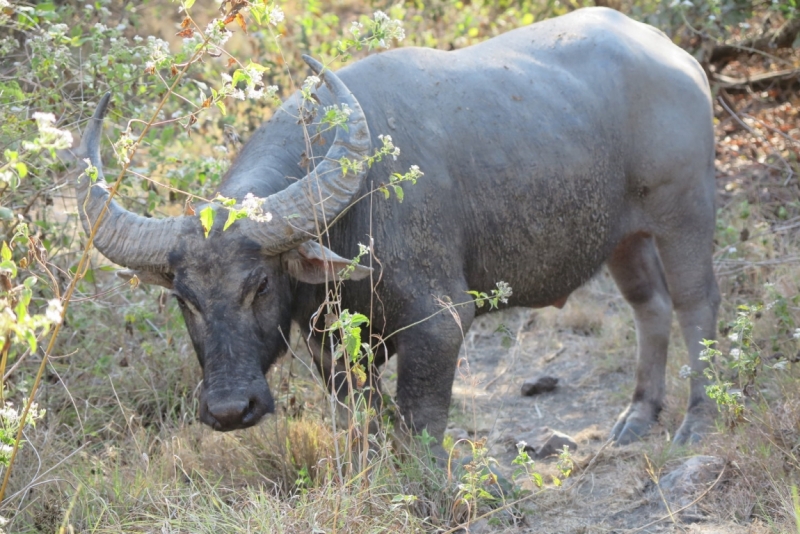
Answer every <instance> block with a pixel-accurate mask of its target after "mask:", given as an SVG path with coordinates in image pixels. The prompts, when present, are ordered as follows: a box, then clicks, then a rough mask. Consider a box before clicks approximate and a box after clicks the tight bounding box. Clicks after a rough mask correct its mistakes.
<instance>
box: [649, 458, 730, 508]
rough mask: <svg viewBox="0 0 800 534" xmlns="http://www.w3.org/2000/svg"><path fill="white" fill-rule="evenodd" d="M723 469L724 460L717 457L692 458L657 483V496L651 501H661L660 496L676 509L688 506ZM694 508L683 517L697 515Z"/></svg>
mask: <svg viewBox="0 0 800 534" xmlns="http://www.w3.org/2000/svg"><path fill="white" fill-rule="evenodd" d="M724 467H725V460H724V459H722V458H720V457H718V456H692V457H691V458H689V459H688V460H686V461H685V462H683V463H682V464H681V465H680V466H678V467H677V468H675V469H673V470H672V471H670V472H669V473H668V474H666V475H664V476H663V477H661V479H660V480H659V481H658V486H659V488H660V490H661V491H660V492H658V493H659V495H657V496H656V495H654V496H653V499H657V500H659V501H661V500H662V499H661V495H663V498H664V499H666V501H667V502H668V503H669V505H670V508H672V509H676V508H681V507H684V506H687V505H689V504H690V503H691V502H692V501H693V500H694V499H696V498H697V496H698V495H699V494H700V493H702V492H703V491H705V490H706V489H707V488H708V487H709V485H711V484H712V483H713V482H714V481H715V480H716V479H717V477H718V476H719V474H720V472H722V469H723V468H724ZM695 508H696V507H695V506H692V507H690V508H688V509H686V510H684V512H683V515H690V516H691V515H694V514H696V513H697V511H696V510H695Z"/></svg>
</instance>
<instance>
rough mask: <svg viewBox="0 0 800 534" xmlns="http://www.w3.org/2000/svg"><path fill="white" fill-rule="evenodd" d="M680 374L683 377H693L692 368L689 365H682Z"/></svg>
mask: <svg viewBox="0 0 800 534" xmlns="http://www.w3.org/2000/svg"><path fill="white" fill-rule="evenodd" d="M678 376H679V377H681V378H683V379H687V378H691V377H692V368H691V367H689V366H688V365H684V366H683V367H681V370H680V371H678Z"/></svg>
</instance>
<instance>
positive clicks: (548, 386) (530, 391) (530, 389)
mask: <svg viewBox="0 0 800 534" xmlns="http://www.w3.org/2000/svg"><path fill="white" fill-rule="evenodd" d="M557 385H558V378H556V377H554V376H549V375H537V376H534V377H533V378H529V379H527V380H526V381H525V382H523V383H522V388H521V392H522V396H523V397H530V396H531V395H538V394H540V393H547V392H548V391H553V390H554V389H556V386H557Z"/></svg>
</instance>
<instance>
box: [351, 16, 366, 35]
mask: <svg viewBox="0 0 800 534" xmlns="http://www.w3.org/2000/svg"><path fill="white" fill-rule="evenodd" d="M363 27H364V25H363V24H361V23H360V22H358V21H357V20H354V21H353V23H352V24H351V25H350V33H352V34H353V35H355V36H356V37H358V36H359V35H361V28H363Z"/></svg>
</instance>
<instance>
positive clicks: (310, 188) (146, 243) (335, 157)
mask: <svg viewBox="0 0 800 534" xmlns="http://www.w3.org/2000/svg"><path fill="white" fill-rule="evenodd" d="M304 59H305V60H306V62H307V63H308V64H309V65H310V66H311V67H312V69H313V70H315V71H316V72H317V73H318V74H320V76H321V77H322V79H323V81H324V82H325V84H326V85H327V87H328V89H329V90H330V92H331V94H332V96H333V98H334V99H335V100H336V102H337V103H338V104H339V105H342V106H344V105H346V106H347V107H349V108H350V110H351V113H350V116H349V124H348V128H339V129H338V131H337V133H336V138H335V140H334V142H333V144H332V145H331V147H330V149H329V150H328V153H327V155H326V156H325V158H324V159H322V160H321V162H320V163H319V164H317V165H316V167H315V168H314V170H312V171H311V172H309V174H308V175H306V176H305V177H304V178H303V179H301V180H299V181H296V182H294V183H293V184H291V185H290V186H289V187H287V188H285V189H283V190H281V191H279V192H277V193H275V194H273V195H271V196H269V197H267V198H266V200H265V201H264V203H263V205H262V208H263V210H264V212H267V213H269V214H270V215H271V219H270V220H268V221H263V220H262V221H256V220H252V219H242V220H240V221H237V222H236V223H235V224H234V225H233V226H231V227H230V228H229V229H228V230H226V231H222V230H221V228H220V227H221V226H222V222H220V221H224V220H225V219H226V217H225V216H224V214H217V217H215V219H216V222H217V223H218V224H217V225H215V226H214V228H213V229H212V230H211V233H210V234H209V236H208V237H207V238H206V237H205V235H204V232H203V229H202V227H201V224H200V221H199V219H198V217H197V216H181V217H173V218H168V219H151V218H147V217H142V216H139V215H136V214H134V213H131V212H129V211H127V210H125V209H124V208H122V207H121V206H120V205H119V204H117V203H116V202H114V201H113V200H109V192H108V187H107V184H106V182H105V180H104V178H103V172H102V163H101V161H100V137H101V130H102V120H103V117H104V116H105V113H106V108H107V106H108V102H109V96H110V95H108V94H107V95H105V96H104V97H103V98H102V100H101V101H100V104H99V105H98V107H97V110H96V111H95V113H94V116H93V117H92V119H91V120H90V124H89V126H88V128H87V129H86V131H85V133H84V136H83V140H82V142H81V145H80V147H78V149H76V151H75V156H76V157H77V158H78V159H79V160H80V161H84V160H85V159H88V160H89V161H90V162H91V164H92V165H93V166H94V167H96V168H97V170H98V173H97V174H98V177H97V181H96V182H95V183H91V180H90V178H89V177H88V176H87V175H86V173H83V174H81V176H80V177H79V178H78V184H77V193H78V206H79V212H80V215H81V220H82V223H83V227H84V229H85V231H86V232H87V234H91V232H92V230H93V229H95V234H94V235H95V236H94V245H95V246H96V247H97V249H98V250H99V251H100V252H102V253H103V254H104V255H105V256H106V257H107V258H108V259H110V260H111V261H113V262H114V263H117V264H119V265H123V266H125V267H127V268H128V269H130V270H129V271H127V273H128V276H133V275H134V274H135V275H137V276H138V278H139V279H140V280H141V281H143V282H145V283H155V284H159V285H162V286H165V287H167V288H169V289H171V290H172V292H173V294H174V296H175V298H176V299H177V301H178V303H179V305H180V308H181V311H182V312H183V317H184V319H185V322H186V326H187V328H188V330H189V335H190V336H191V339H192V343H193V345H194V348H195V351H196V353H197V357H198V359H199V361H200V365H201V366H202V368H203V388H202V390H201V395H200V419H201V420H202V421H203V422H204V423H206V424H208V425H209V426H211V427H213V428H215V429H217V430H233V429H237V428H244V427H248V426H251V425H253V424H255V423H257V422H258V421H259V420H260V419H261V417H262V416H263V415H264V414H265V413H269V412H272V411H274V401H273V398H272V395H271V393H270V391H269V387H268V386H267V382H266V380H265V378H264V374H265V373H266V371H267V369H268V368H269V367H270V365H271V364H272V363H273V362H274V361H275V360H276V359H277V358H278V356H280V355H281V354H282V353H283V352H284V351H285V348H286V344H285V338H284V336H285V335H288V332H289V324H290V321H291V313H290V310H291V306H292V279H294V280H298V281H301V282H306V283H322V282H325V281H326V280H330V279H331V278H332V276H333V275H334V273H336V272H338V270H340V269H341V268H342V267H344V266H345V265H347V264H349V261H348V260H346V259H344V258H341V257H339V256H337V255H336V254H334V253H333V252H332V251H330V250H328V249H327V248H325V247H323V246H321V245H320V244H318V243H317V242H315V241H313V240H312V239H316V237H315V236H317V235H319V229H320V228H326V227H327V225H328V224H330V223H332V222H333V220H334V219H335V218H336V217H337V216H338V215H339V214H340V213H341V212H342V211H343V210H344V209H345V208H346V207H347V206H348V205H349V204H350V203H351V202H352V201H353V199H354V197H355V195H356V194H357V193H358V191H359V189H360V188H361V186H362V184H363V182H364V177H365V173H366V171H365V170H359V171H354V170H348V172H342V169H341V168H339V165H338V163H337V162H338V161H339V160H340V159H341V158H343V157H346V158H348V159H350V160H355V159H361V158H363V157H364V156H365V155H366V154H367V153H368V152H369V150H370V136H369V130H368V128H367V122H366V119H365V117H364V113H363V111H362V109H361V107H360V105H359V103H358V102H357V101H356V99H355V97H354V96H353V95H352V94H351V93H350V91H349V90H348V89H347V88H346V87H345V85H344V84H343V83H342V81H341V80H340V79H339V78H337V77H336V75H334V74H333V73H332V72H330V71H325V72H322V65H321V64H319V63H318V62H316V61H315V60H313V59H311V58H308V57H304ZM272 167H274V165H272ZM85 168H86V166H85V163H84V170H85ZM228 179H230V176H229V177H228ZM238 200H239V201H241V200H242V199H241V198H240V199H238ZM220 209H221V208H220ZM199 212H200V209H198V213H199ZM368 273H369V269H366V268H363V267H360V268H357V269H356V271H355V272H354V273H353V275H352V277H353V278H355V279H358V278H362V277H364V276H366V275H367V274H368Z"/></svg>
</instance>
